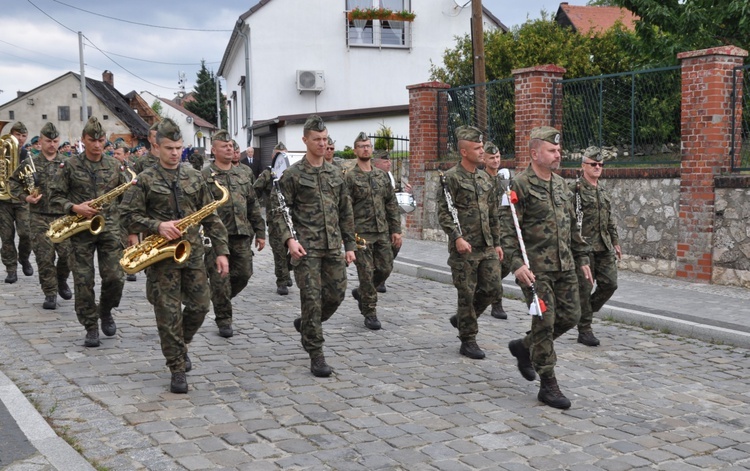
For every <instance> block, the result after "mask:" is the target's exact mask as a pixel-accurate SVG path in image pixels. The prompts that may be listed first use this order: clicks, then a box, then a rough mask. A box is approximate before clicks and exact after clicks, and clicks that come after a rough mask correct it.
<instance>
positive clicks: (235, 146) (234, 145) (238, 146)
mask: <svg viewBox="0 0 750 471" xmlns="http://www.w3.org/2000/svg"><path fill="white" fill-rule="evenodd" d="M232 147H234V150H240V145H239V144H237V141H235V140H234V139H232Z"/></svg>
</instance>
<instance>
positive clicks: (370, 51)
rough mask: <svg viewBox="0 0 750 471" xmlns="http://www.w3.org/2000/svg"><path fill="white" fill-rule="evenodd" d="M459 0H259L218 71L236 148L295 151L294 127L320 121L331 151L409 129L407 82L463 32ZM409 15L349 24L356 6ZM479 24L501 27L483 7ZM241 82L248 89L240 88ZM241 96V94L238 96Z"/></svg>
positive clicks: (467, 11) (467, 12) (465, 16)
mask: <svg viewBox="0 0 750 471" xmlns="http://www.w3.org/2000/svg"><path fill="white" fill-rule="evenodd" d="M470 5H471V3H470V2H469V3H467V2H466V1H465V0H464V1H462V0H304V1H302V0H260V2H259V3H258V4H256V5H255V6H253V7H252V8H250V9H249V10H248V11H247V12H245V13H244V14H243V15H241V16H240V17H239V19H238V21H237V23H236V25H235V27H234V31H233V32H232V36H231V38H230V40H229V44H228V45H227V48H226V50H225V52H224V57H223V58H222V62H221V65H220V67H219V70H218V75H219V76H221V77H223V78H225V79H226V92H227V102H228V112H229V123H230V124H229V130H230V132H231V133H232V134H233V136H234V137H235V140H236V141H237V142H239V143H240V146H241V147H244V145H245V143H248V144H250V143H252V145H253V147H256V148H260V155H261V157H262V158H263V159H264V163H263V164H264V165H266V164H267V163H268V162H265V160H267V159H270V153H271V149H272V148H273V146H274V145H275V144H276V143H277V142H278V141H279V140H281V141H283V142H284V143H285V144H286V145H287V147H288V148H289V150H290V151H299V150H302V149H303V144H302V140H301V137H302V125H303V123H304V121H305V119H306V118H307V117H308V116H309V115H311V114H314V113H317V114H319V115H321V116H322V117H323V119H324V120H325V121H326V124H327V126H328V130H329V134H330V135H331V136H332V137H333V139H334V140H336V149H337V150H342V149H343V148H344V146H345V145H349V146H351V145H352V143H353V141H354V138H355V136H356V135H357V134H358V133H359V132H360V131H365V132H375V131H376V130H377V129H378V128H379V127H380V125H381V124H385V125H386V126H389V127H390V128H391V130H392V132H393V134H394V135H401V136H406V135H408V129H409V116H408V102H409V96H408V91H407V89H406V86H407V85H412V84H415V83H420V82H425V81H428V80H429V74H430V72H429V71H430V65H431V64H432V63H435V64H442V55H443V53H444V51H445V50H446V49H448V48H452V47H454V46H455V37H456V36H463V35H465V34H468V33H470V31H471V21H470V20H471V6H470ZM378 7H384V8H387V9H389V10H392V11H403V10H406V11H411V12H413V13H414V14H416V17H415V18H414V19H413V21H412V22H408V21H395V20H378V19H375V20H354V19H348V17H347V12H349V11H351V10H353V9H355V8H359V9H365V8H378ZM484 28H485V30H492V29H497V28H502V29H504V30H507V28H506V27H505V26H504V25H503V24H502V23H501V22H500V21H499V20H498V19H497V18H496V17H494V16H493V15H492V14H491V13H490V12H489V11H488V10H486V9H485V10H484ZM246 80H247V84H248V85H249V86H246V85H245V84H246ZM246 90H249V97H247V96H246Z"/></svg>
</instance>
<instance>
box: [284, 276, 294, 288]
mask: <svg viewBox="0 0 750 471" xmlns="http://www.w3.org/2000/svg"><path fill="white" fill-rule="evenodd" d="M286 285H287V286H288V287H290V288H291V287H292V285H294V283H292V279H291V278H289V279H288V280H286Z"/></svg>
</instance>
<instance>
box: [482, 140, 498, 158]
mask: <svg viewBox="0 0 750 471" xmlns="http://www.w3.org/2000/svg"><path fill="white" fill-rule="evenodd" d="M499 152H500V149H498V148H497V146H496V145H495V144H493V143H492V142H490V141H487V142H485V143H484V153H485V154H490V155H495V154H497V153H499Z"/></svg>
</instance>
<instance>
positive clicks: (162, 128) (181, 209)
mask: <svg viewBox="0 0 750 471" xmlns="http://www.w3.org/2000/svg"><path fill="white" fill-rule="evenodd" d="M155 141H156V145H155V146H154V147H153V148H152V149H153V150H154V151H155V152H156V153H157V155H158V156H159V164H158V165H156V166H152V167H149V168H147V169H146V170H144V171H143V172H142V173H141V174H140V175H138V183H137V184H136V185H135V186H134V187H133V188H131V189H130V190H128V191H127V192H126V193H125V195H124V198H123V208H124V209H123V216H124V217H125V220H126V221H127V224H128V228H129V229H130V232H131V233H140V232H142V233H144V235H145V236H148V235H151V234H160V235H161V236H163V237H165V238H166V239H168V240H174V241H175V242H176V241H177V240H178V239H180V238H182V239H183V240H186V241H188V242H189V243H190V244H191V246H192V250H191V252H190V257H189V258H188V259H187V260H185V261H184V262H183V263H181V264H178V263H177V262H175V261H174V260H173V259H172V258H168V259H165V260H162V261H159V262H157V263H154V264H153V265H151V266H149V267H148V268H146V297H147V298H148V301H149V302H150V303H151V304H152V305H153V306H154V314H155V317H156V326H157V329H158V330H159V339H160V341H161V350H162V353H163V354H164V358H166V360H167V366H168V367H169V370H170V372H171V373H172V379H171V382H170V391H172V392H173V393H180V394H184V393H187V390H188V385H187V378H186V377H185V373H186V372H188V371H190V370H191V369H192V362H191V361H190V357H189V356H188V344H190V342H191V341H192V340H193V337H194V336H195V333H196V332H198V329H199V328H200V326H201V325H202V324H203V320H204V319H205V317H206V313H208V310H209V308H210V307H211V304H210V303H211V295H210V292H209V288H208V279H207V276H206V268H205V265H204V262H203V257H204V248H203V241H201V239H200V236H199V226H197V225H196V226H193V227H191V228H190V229H188V230H187V231H186V233H185V234H183V233H182V232H181V231H180V229H179V228H177V227H176V226H175V224H176V223H177V222H178V221H179V220H180V219H183V218H185V217H187V216H189V215H190V214H192V213H194V212H195V211H198V210H200V209H201V208H203V207H204V206H206V205H208V204H210V203H211V202H212V201H213V200H214V198H213V195H212V194H211V192H210V191H209V189H208V186H207V185H206V180H205V179H204V178H203V175H201V173H200V172H198V171H197V170H195V169H194V168H193V167H191V166H190V165H180V157H181V152H182V134H181V133H180V128H179V127H178V126H177V124H176V123H175V122H174V121H172V120H171V119H169V118H165V119H163V120H162V121H161V123H159V126H158V128H157V134H156V139H155ZM201 224H202V225H203V228H204V230H205V232H206V234H207V235H208V236H209V237H210V238H211V242H212V245H213V251H214V253H215V254H216V270H217V274H218V275H219V276H227V275H228V274H229V262H228V260H227V255H228V254H229V247H228V244H227V230H226V228H225V227H224V224H222V222H221V219H220V218H219V216H217V215H216V213H215V212H213V213H211V214H210V215H208V216H206V217H205V218H204V219H203V220H202V221H201ZM183 305H184V306H185V307H184V309H183V307H182V306H183Z"/></svg>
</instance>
